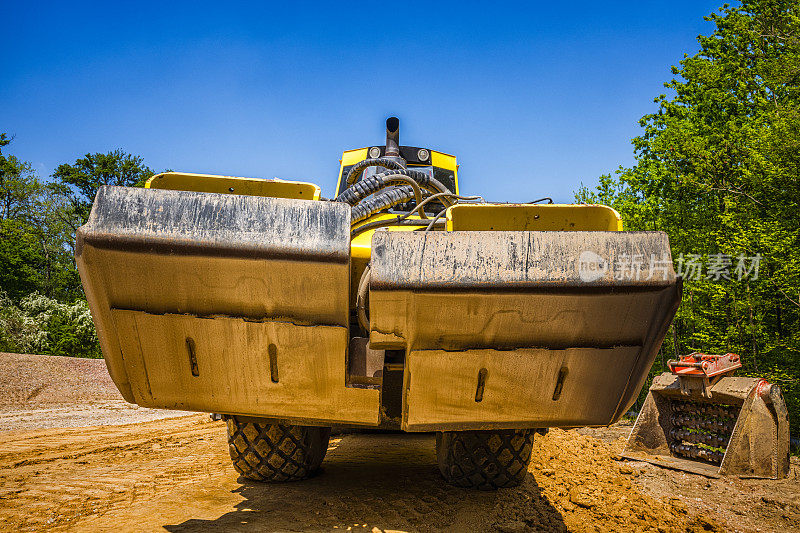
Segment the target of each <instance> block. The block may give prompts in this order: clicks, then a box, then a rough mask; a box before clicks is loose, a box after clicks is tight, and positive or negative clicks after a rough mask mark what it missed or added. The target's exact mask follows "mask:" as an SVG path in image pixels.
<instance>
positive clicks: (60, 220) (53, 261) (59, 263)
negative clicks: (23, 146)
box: [0, 134, 80, 299]
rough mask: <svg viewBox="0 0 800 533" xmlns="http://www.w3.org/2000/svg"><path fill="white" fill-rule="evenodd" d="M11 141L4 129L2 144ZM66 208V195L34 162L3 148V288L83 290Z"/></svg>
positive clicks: (19, 293) (67, 293) (58, 292)
mask: <svg viewBox="0 0 800 533" xmlns="http://www.w3.org/2000/svg"><path fill="white" fill-rule="evenodd" d="M10 142H11V139H10V138H8V135H7V134H0V149H2V150H3V151H6V150H7V148H6V147H7V146H8V145H9V143H10ZM67 208H68V203H67V198H66V197H65V196H63V194H61V193H60V192H59V190H58V188H57V187H56V186H54V185H51V184H46V183H43V182H41V181H40V180H39V179H38V178H37V177H36V175H35V174H34V172H33V170H32V168H31V165H30V164H29V163H26V162H22V161H20V160H19V159H17V158H16V157H15V156H13V155H8V154H6V153H2V152H0V288H4V290H6V291H7V293H8V294H9V295H10V296H11V297H12V298H14V299H20V298H22V297H23V296H24V295H26V294H29V293H31V292H33V291H39V292H41V293H43V294H45V295H48V296H54V297H59V298H75V297H77V296H79V295H80V287H79V282H78V277H77V272H76V271H75V268H74V262H73V260H72V248H71V246H72V244H71V241H72V240H73V237H72V235H71V231H70V229H69V228H70V224H67V223H66V222H65V220H66V219H67V218H68V210H67Z"/></svg>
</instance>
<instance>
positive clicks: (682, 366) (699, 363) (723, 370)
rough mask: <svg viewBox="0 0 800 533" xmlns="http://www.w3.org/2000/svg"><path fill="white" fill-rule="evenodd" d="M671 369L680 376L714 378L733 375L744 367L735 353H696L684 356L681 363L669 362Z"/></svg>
mask: <svg viewBox="0 0 800 533" xmlns="http://www.w3.org/2000/svg"><path fill="white" fill-rule="evenodd" d="M667 364H668V365H669V369H670V370H671V371H672V373H673V374H676V375H678V376H697V377H705V378H713V377H716V376H723V375H725V374H728V373H731V372H733V371H734V370H736V369H737V368H741V367H742V361H741V359H740V358H739V356H738V355H736V354H735V353H726V354H725V355H711V354H705V353H700V352H694V353H691V354H689V355H682V356H681V359H680V361H675V360H672V361H668V362H667Z"/></svg>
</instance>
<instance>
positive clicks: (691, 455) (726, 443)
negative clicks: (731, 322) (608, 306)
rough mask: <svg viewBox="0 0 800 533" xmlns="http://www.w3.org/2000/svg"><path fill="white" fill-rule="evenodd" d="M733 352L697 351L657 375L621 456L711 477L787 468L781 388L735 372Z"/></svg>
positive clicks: (780, 472) (775, 474)
mask: <svg viewBox="0 0 800 533" xmlns="http://www.w3.org/2000/svg"><path fill="white" fill-rule="evenodd" d="M741 366H742V365H741V362H740V360H739V356H738V355H736V354H731V353H729V354H725V355H707V354H701V353H693V354H691V355H687V356H684V357H682V358H681V360H680V361H669V367H670V370H671V372H665V373H664V374H661V375H660V376H658V377H656V379H655V380H653V385H652V386H651V387H650V393H649V394H648V395H647V399H646V400H645V402H644V406H643V407H642V410H641V412H640V413H639V417H638V418H637V420H636V424H635V425H634V427H633V431H631V435H630V437H629V438H628V443H627V444H626V446H625V450H624V451H623V456H624V457H626V458H629V459H634V460H639V461H647V462H650V463H653V464H656V465H659V466H664V467H667V468H674V469H678V470H685V471H687V472H692V473H695V474H702V475H705V476H709V477H718V476H721V475H737V476H741V477H759V478H774V479H779V478H783V477H786V476H787V475H788V473H789V414H788V411H787V409H786V404H785V403H784V400H783V397H782V395H781V391H780V387H778V386H777V385H772V384H770V383H768V382H767V381H765V380H763V379H759V378H747V377H731V376H726V374H730V373H732V372H733V371H734V370H736V369H737V368H740V367H741Z"/></svg>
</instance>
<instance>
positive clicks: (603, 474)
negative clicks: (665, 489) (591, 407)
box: [493, 429, 723, 532]
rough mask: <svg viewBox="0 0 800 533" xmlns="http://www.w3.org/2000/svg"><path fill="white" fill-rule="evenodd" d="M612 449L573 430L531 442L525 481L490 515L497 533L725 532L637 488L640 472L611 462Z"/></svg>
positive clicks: (680, 506)
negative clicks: (537, 532) (558, 532)
mask: <svg viewBox="0 0 800 533" xmlns="http://www.w3.org/2000/svg"><path fill="white" fill-rule="evenodd" d="M615 455H616V452H615V450H614V449H613V448H612V447H611V446H610V445H609V444H606V443H604V442H602V441H600V440H598V439H595V438H593V437H590V436H587V435H581V434H579V433H577V432H575V431H564V430H559V429H554V430H551V431H550V432H549V433H548V434H547V435H546V436H544V437H539V438H537V439H536V440H534V446H533V459H532V463H531V466H530V469H529V471H530V473H531V474H532V478H533V479H529V480H528V482H527V483H525V484H524V485H523V486H522V487H520V488H519V489H515V490H513V491H509V494H507V495H506V497H505V498H503V499H502V500H501V501H500V502H499V503H498V505H497V508H496V509H495V511H494V514H495V518H494V520H493V523H494V524H493V525H494V526H495V527H496V528H497V529H499V530H500V531H508V532H512V531H514V532H516V531H528V530H531V529H533V530H543V531H552V530H563V531H565V530H567V529H568V530H569V531H622V530H630V531H660V532H666V531H723V528H722V527H721V526H720V525H719V524H718V523H717V521H716V520H714V519H713V518H711V517H710V516H707V515H706V514H702V513H701V514H695V513H689V510H688V507H687V505H686V503H684V502H683V501H682V500H680V499H676V498H665V499H656V498H653V497H651V496H648V495H646V494H644V493H643V492H642V491H640V490H638V489H637V488H636V486H635V482H636V478H637V476H639V474H640V470H639V469H637V468H633V467H631V466H629V465H627V464H622V463H619V462H617V461H614V460H613V457H614V456H615Z"/></svg>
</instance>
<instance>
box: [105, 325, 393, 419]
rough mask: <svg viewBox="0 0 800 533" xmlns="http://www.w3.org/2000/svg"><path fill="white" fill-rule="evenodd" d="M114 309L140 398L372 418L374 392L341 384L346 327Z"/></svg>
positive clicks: (291, 415) (208, 408)
mask: <svg viewBox="0 0 800 533" xmlns="http://www.w3.org/2000/svg"><path fill="white" fill-rule="evenodd" d="M112 314H113V315H114V322H115V323H116V324H117V325H118V328H119V331H118V334H119V335H118V336H119V344H120V347H121V351H122V354H123V360H124V364H125V366H126V369H127V371H128V375H129V376H130V377H131V381H132V389H133V395H134V397H135V398H136V402H137V403H138V404H139V405H142V406H147V407H156V408H166V409H183V410H189V411H205V412H215V413H228V414H239V415H250V416H260V417H269V418H280V419H288V420H300V421H315V422H317V423H320V424H322V425H325V424H331V423H354V424H366V425H377V424H378V420H379V408H380V392H379V391H377V390H372V389H357V388H349V387H346V386H345V376H346V369H345V351H346V349H347V337H348V333H347V328H346V327H343V326H322V325H308V326H304V325H297V324H293V323H291V322H287V321H270V320H264V321H253V320H244V319H242V318H240V317H226V316H214V317H213V318H209V317H202V318H201V317H199V316H196V315H186V314H181V315H177V314H164V315H155V314H150V313H145V312H142V311H131V310H121V309H114V310H112ZM189 344H191V348H190V347H189ZM270 346H272V349H273V350H275V353H276V357H275V360H274V364H275V365H276V367H275V368H272V364H273V363H272V361H271V359H270V358H269V357H267V351H268V347H270ZM310 354H313V357H312V356H309V355H310Z"/></svg>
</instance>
